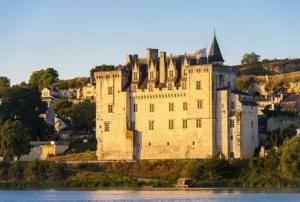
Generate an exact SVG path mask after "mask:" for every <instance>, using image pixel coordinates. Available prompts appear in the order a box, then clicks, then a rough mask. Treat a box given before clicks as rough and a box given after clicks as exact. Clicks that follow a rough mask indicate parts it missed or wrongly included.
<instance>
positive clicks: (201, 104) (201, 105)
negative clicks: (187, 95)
mask: <svg viewBox="0 0 300 202" xmlns="http://www.w3.org/2000/svg"><path fill="white" fill-rule="evenodd" d="M197 107H198V109H202V108H203V100H197Z"/></svg>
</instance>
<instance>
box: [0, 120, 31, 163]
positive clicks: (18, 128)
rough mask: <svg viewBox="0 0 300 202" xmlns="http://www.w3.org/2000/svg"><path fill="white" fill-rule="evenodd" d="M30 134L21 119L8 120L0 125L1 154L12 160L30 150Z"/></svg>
mask: <svg viewBox="0 0 300 202" xmlns="http://www.w3.org/2000/svg"><path fill="white" fill-rule="evenodd" d="M29 141H30V136H29V135H28V133H27V132H26V130H25V128H24V126H23V124H22V123H21V122H20V121H10V120H8V121H6V122H5V123H4V124H3V125H1V126H0V154H1V155H2V156H3V157H4V159H8V160H12V159H13V157H14V156H21V155H22V154H27V153H29V151H30V144H29Z"/></svg>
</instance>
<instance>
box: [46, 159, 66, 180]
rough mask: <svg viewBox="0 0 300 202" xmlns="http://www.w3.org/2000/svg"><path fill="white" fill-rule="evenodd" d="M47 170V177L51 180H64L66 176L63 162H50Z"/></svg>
mask: <svg viewBox="0 0 300 202" xmlns="http://www.w3.org/2000/svg"><path fill="white" fill-rule="evenodd" d="M48 170H49V171H48V172H47V174H48V176H49V177H48V179H49V180H52V181H59V180H64V179H65V178H66V176H67V171H66V165H65V164H63V163H52V164H50V165H49V168H48Z"/></svg>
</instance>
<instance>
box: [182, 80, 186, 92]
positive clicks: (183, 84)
mask: <svg viewBox="0 0 300 202" xmlns="http://www.w3.org/2000/svg"><path fill="white" fill-rule="evenodd" d="M182 89H183V90H186V82H182Z"/></svg>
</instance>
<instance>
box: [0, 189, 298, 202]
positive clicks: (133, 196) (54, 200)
mask: <svg viewBox="0 0 300 202" xmlns="http://www.w3.org/2000/svg"><path fill="white" fill-rule="evenodd" d="M0 201H1V202H2V201H11V202H13V201H22V202H25V201H26V202H27V201H28V202H29V201H30V202H31V201H32V202H37V201H47V202H69V201H72V202H73V201H74V202H77V201H78V202H79V201H80V202H94V201H203V202H269V201H270V202H277V201H278V202H299V201H300V190H292V189H291V190H278V189H276V190H271V189H268V190H259V189H256V190H247V189H245V190H230V189H229V190H228V189H202V190H193V191H183V190H169V191H168V190H166V191H55V190H46V191H0Z"/></svg>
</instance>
